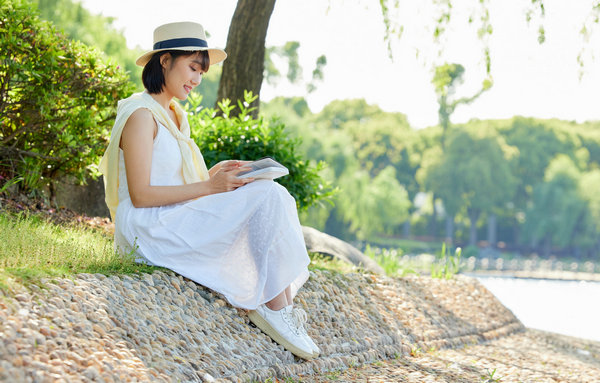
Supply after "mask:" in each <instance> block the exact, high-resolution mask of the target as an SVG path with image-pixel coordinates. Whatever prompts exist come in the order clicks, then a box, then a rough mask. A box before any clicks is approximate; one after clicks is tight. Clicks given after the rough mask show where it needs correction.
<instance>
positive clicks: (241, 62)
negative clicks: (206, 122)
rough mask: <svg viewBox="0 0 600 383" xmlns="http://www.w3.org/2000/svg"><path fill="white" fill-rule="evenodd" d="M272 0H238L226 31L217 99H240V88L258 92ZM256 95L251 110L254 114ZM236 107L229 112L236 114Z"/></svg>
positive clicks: (241, 91)
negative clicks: (224, 58) (227, 32)
mask: <svg viewBox="0 0 600 383" xmlns="http://www.w3.org/2000/svg"><path fill="white" fill-rule="evenodd" d="M274 7H275V0H238V2H237V6H236V8H235V12H234V14H233V17H232V19H231V25H230V26H229V34H228V35H227V46H226V47H225V51H226V52H227V60H225V62H224V63H223V73H222V75H221V82H220V83H219V92H218V95H217V100H219V101H220V100H223V99H224V98H228V99H230V100H231V102H232V104H233V105H236V104H237V101H238V100H242V101H243V100H244V90H249V91H252V93H254V95H256V96H258V95H259V94H260V87H261V85H262V82H263V71H264V65H265V38H266V37H267V28H268V27H269V20H270V19H271V14H272V13H273V8H274ZM259 104H260V100H259V99H258V98H257V99H256V100H255V101H254V102H253V103H252V105H251V106H252V107H255V108H256V109H255V110H254V112H253V113H252V114H253V115H254V116H257V115H258V106H259ZM238 112H239V110H238V109H237V108H236V109H234V110H233V111H232V114H234V115H236V114H237V113H238Z"/></svg>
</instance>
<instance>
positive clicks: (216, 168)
mask: <svg viewBox="0 0 600 383" xmlns="http://www.w3.org/2000/svg"><path fill="white" fill-rule="evenodd" d="M250 162H252V161H240V160H225V161H221V162H219V163H218V164H216V165H215V166H213V167H212V168H210V170H209V171H208V175H210V176H211V177H212V176H214V175H215V174H216V173H217V172H218V171H219V169H221V168H222V167H223V166H230V165H231V166H237V167H243V166H244V165H247V164H249V163H250Z"/></svg>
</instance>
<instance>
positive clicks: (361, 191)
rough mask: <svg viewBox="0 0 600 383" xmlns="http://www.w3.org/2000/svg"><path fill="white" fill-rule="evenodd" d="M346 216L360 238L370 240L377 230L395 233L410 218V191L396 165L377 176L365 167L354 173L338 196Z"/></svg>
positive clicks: (378, 231)
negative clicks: (402, 180)
mask: <svg viewBox="0 0 600 383" xmlns="http://www.w3.org/2000/svg"><path fill="white" fill-rule="evenodd" d="M338 202H339V204H340V208H341V211H342V212H343V217H344V220H345V221H346V222H348V223H349V224H350V231H351V232H353V233H354V234H356V237H357V238H358V239H361V240H364V239H369V238H371V236H372V235H373V234H376V233H387V234H391V233H393V231H394V229H395V228H396V227H398V225H399V224H401V223H402V222H404V221H405V220H406V219H407V218H408V211H409V208H410V201H409V200H408V193H406V190H405V189H404V187H403V186H402V185H400V184H399V183H398V181H397V180H396V174H395V170H394V168H393V167H392V166H388V167H386V168H385V169H383V170H382V171H381V172H380V173H379V174H378V175H377V176H376V177H375V178H373V179H371V177H370V176H369V174H368V173H367V172H366V171H364V170H362V171H358V172H353V176H352V177H349V178H346V183H345V184H343V185H341V192H340V195H339V198H338Z"/></svg>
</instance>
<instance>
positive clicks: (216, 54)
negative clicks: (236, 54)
mask: <svg viewBox="0 0 600 383" xmlns="http://www.w3.org/2000/svg"><path fill="white" fill-rule="evenodd" d="M171 50H176V51H194V52H196V51H207V52H208V58H209V60H210V65H214V64H218V63H220V62H221V61H223V60H225V59H226V58H227V53H225V51H224V50H222V49H219V48H199V47H197V46H189V47H177V48H168V49H156V50H153V51H150V52H146V53H144V54H143V55H141V56H140V57H138V59H137V60H135V65H138V66H141V67H143V66H146V64H147V63H148V61H150V58H151V57H152V55H153V54H155V53H156V52H162V51H171Z"/></svg>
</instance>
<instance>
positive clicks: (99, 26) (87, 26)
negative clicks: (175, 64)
mask: <svg viewBox="0 0 600 383" xmlns="http://www.w3.org/2000/svg"><path fill="white" fill-rule="evenodd" d="M33 2H34V3H35V4H36V5H37V8H38V10H39V11H40V17H41V18H42V19H45V20H48V21H51V22H52V23H53V24H54V25H55V26H56V27H57V28H58V29H60V30H62V31H64V33H65V35H67V36H68V37H70V38H71V39H73V40H77V41H81V42H82V43H84V44H86V45H88V46H94V47H97V48H98V49H100V50H101V51H103V52H104V53H105V54H106V56H108V57H111V58H113V59H114V60H115V61H116V62H118V63H120V64H121V65H123V66H124V68H125V70H126V71H127V72H128V74H129V79H130V80H131V82H132V83H134V84H135V85H136V86H137V87H138V88H140V89H141V88H142V81H141V75H142V69H141V68H140V67H138V66H137V65H135V60H136V58H137V57H138V56H139V55H140V54H141V53H142V50H141V49H139V48H137V49H129V48H128V47H127V44H126V41H125V37H124V36H123V34H122V33H121V32H120V31H118V30H116V29H115V27H114V26H113V25H112V24H113V18H111V17H105V16H102V15H94V14H92V13H90V11H88V10H87V9H85V8H84V7H83V5H82V4H81V3H79V2H75V1H73V0H34V1H33Z"/></svg>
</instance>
